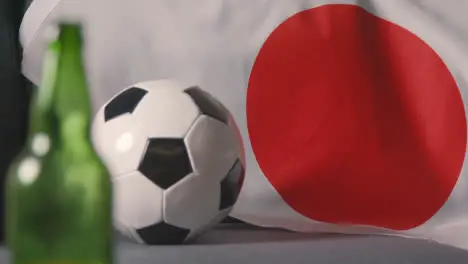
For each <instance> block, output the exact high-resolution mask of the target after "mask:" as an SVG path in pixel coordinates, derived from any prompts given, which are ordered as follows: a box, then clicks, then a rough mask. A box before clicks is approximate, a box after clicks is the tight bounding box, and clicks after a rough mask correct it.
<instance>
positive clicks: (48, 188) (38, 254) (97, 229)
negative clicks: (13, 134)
mask: <svg viewBox="0 0 468 264" xmlns="http://www.w3.org/2000/svg"><path fill="white" fill-rule="evenodd" d="M67 159H73V161H71V162H70V160H68V161H67ZM34 174H36V175H34ZM9 175H10V176H11V177H9V179H8V182H7V188H8V189H7V197H8V204H7V208H9V209H10V208H11V209H12V210H10V211H9V212H8V213H9V214H8V221H9V223H8V225H9V231H8V232H12V233H11V234H9V239H8V243H9V246H10V249H11V258H12V263H14V264H110V263H112V242H111V241H112V227H111V226H110V224H109V223H110V222H111V221H112V220H111V212H110V210H106V209H105V208H108V207H110V206H111V199H110V195H109V193H110V192H111V190H110V187H109V186H110V184H109V179H108V177H107V175H106V170H105V168H104V167H103V166H102V164H100V162H96V159H93V158H92V156H90V157H82V158H72V157H67V155H64V153H63V150H60V149H59V148H57V149H53V150H51V151H50V153H49V154H48V155H46V156H44V157H41V158H38V157H36V156H34V155H31V154H30V153H24V154H23V155H22V156H20V158H19V159H18V161H17V162H15V164H14V165H13V166H12V169H11V172H10V174H9ZM44 175H45V176H44ZM13 208H15V209H13ZM13 211H14V212H13ZM10 212H12V213H11V214H10Z"/></svg>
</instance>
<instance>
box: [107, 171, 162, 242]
mask: <svg viewBox="0 0 468 264" xmlns="http://www.w3.org/2000/svg"><path fill="white" fill-rule="evenodd" d="M113 184H114V218H115V219H116V221H118V222H119V224H120V225H124V226H127V227H130V228H131V229H138V228H143V227H146V226H150V225H153V224H155V223H158V222H161V221H162V219H163V215H162V213H163V211H162V208H163V191H162V190H161V189H160V188H159V187H158V186H157V185H155V184H153V183H152V182H151V181H150V180H149V179H148V178H146V177H145V176H143V175H141V173H140V172H138V171H134V172H132V173H128V174H125V175H122V176H120V177H118V178H115V179H114V181H113ZM116 227H117V228H119V226H116ZM120 231H123V232H122V233H125V232H128V231H127V230H120Z"/></svg>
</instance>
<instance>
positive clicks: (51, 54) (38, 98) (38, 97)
mask: <svg viewBox="0 0 468 264" xmlns="http://www.w3.org/2000/svg"><path fill="white" fill-rule="evenodd" d="M59 53H60V44H59V42H58V41H54V42H52V43H51V44H50V45H49V47H48V50H47V52H46V55H45V58H44V69H43V72H44V73H43V75H42V76H43V78H42V83H41V85H40V88H37V87H35V88H34V89H35V90H34V92H33V97H32V101H31V106H30V115H29V116H30V117H29V134H28V139H27V143H26V144H27V145H28V146H29V149H30V150H31V151H33V152H35V153H36V154H37V155H44V154H45V152H47V151H48V149H47V150H46V151H45V150H43V149H42V150H39V149H37V147H36V146H37V144H36V143H37V138H38V137H39V138H40V139H41V140H42V141H41V142H45V140H47V142H50V141H51V140H52V139H53V138H54V123H55V122H54V110H53V103H54V91H55V86H56V85H55V83H56V73H57V69H58V59H59Z"/></svg>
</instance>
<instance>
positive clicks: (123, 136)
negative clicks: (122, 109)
mask: <svg viewBox="0 0 468 264" xmlns="http://www.w3.org/2000/svg"><path fill="white" fill-rule="evenodd" d="M100 114H102V112H101V113H100ZM92 138H93V143H94V146H95V148H96V151H97V152H98V153H99V155H100V156H101V157H102V159H103V161H104V162H105V163H106V165H107V167H108V168H109V171H110V173H111V174H112V176H113V177H117V176H119V175H122V174H125V173H129V172H132V171H135V170H137V168H138V165H139V163H140V160H141V158H142V156H143V154H144V153H145V148H146V144H147V139H148V136H147V133H146V131H145V130H144V129H143V127H142V126H141V125H140V124H138V123H137V122H136V120H135V119H134V118H133V116H132V115H130V114H125V115H121V116H119V117H117V118H115V119H112V120H110V121H108V122H105V121H104V117H102V116H99V118H96V119H95V121H94V124H93V130H92Z"/></svg>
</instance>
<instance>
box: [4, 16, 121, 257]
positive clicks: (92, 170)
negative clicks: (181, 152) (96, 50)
mask: <svg viewBox="0 0 468 264" xmlns="http://www.w3.org/2000/svg"><path fill="white" fill-rule="evenodd" d="M80 34H81V28H80V27H79V26H78V25H61V26H60V36H59V39H58V41H56V43H55V44H56V45H51V46H50V47H49V51H48V54H49V55H51V54H52V55H54V56H48V57H46V61H45V64H48V65H49V66H48V67H45V69H44V74H43V83H42V85H41V87H40V88H38V89H37V91H36V94H37V95H36V96H35V97H34V100H33V102H32V106H31V120H30V124H32V125H31V130H30V133H29V137H28V141H27V144H26V147H25V149H24V150H23V151H22V153H21V154H20V155H19V157H18V158H17V159H16V160H15V161H14V162H13V164H12V165H11V166H10V171H9V173H8V176H7V182H6V188H7V190H6V194H7V196H6V201H7V204H6V208H7V214H6V217H7V229H6V230H7V243H8V246H9V247H10V252H11V259H12V263H13V264H111V263H112V261H113V239H112V234H113V230H112V184H111V179H110V177H109V173H108V171H107V169H106V167H105V166H104V164H103V162H102V161H101V159H100V158H99V156H98V155H97V153H96V152H95V150H94V148H93V146H92V143H91V140H90V135H89V126H90V102H89V98H88V87H87V85H86V80H85V75H84V70H83V64H82V62H81V43H80Z"/></svg>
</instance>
